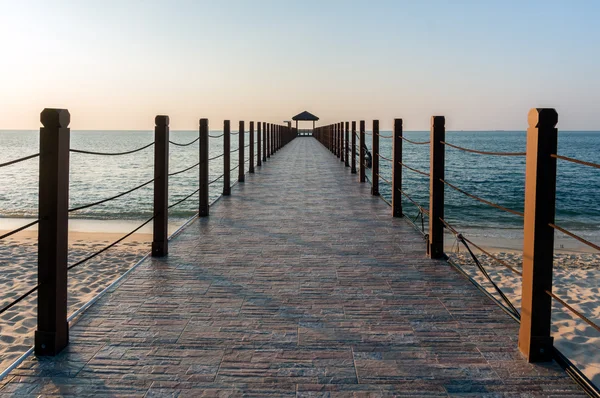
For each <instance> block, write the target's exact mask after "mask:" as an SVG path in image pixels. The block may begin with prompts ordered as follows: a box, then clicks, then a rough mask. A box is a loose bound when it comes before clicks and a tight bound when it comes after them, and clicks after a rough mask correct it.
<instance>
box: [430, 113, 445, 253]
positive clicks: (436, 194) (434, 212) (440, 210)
mask: <svg viewBox="0 0 600 398" xmlns="http://www.w3.org/2000/svg"><path fill="white" fill-rule="evenodd" d="M445 140H446V119H445V118H444V116H432V117H431V132H430V154H429V156H430V161H429V164H430V165H429V173H430V177H429V242H428V246H427V250H428V255H429V257H431V258H442V257H443V256H444V223H442V221H441V219H443V218H444V183H443V182H442V180H443V179H444V163H445V147H444V144H442V141H445Z"/></svg>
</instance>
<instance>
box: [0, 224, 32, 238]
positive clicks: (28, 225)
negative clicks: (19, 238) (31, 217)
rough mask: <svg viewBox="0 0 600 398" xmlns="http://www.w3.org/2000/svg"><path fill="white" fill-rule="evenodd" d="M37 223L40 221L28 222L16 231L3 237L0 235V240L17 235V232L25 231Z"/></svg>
mask: <svg viewBox="0 0 600 398" xmlns="http://www.w3.org/2000/svg"><path fill="white" fill-rule="evenodd" d="M39 222H40V220H35V221H32V222H30V223H28V224H25V225H22V226H20V227H19V228H17V229H13V230H12V231H10V232H7V233H5V234H4V235H0V240H2V239H4V238H8V237H9V236H12V235H14V234H16V233H19V232H21V231H23V230H25V229H27V228H29V227H33V226H34V225H36V224H37V223H39Z"/></svg>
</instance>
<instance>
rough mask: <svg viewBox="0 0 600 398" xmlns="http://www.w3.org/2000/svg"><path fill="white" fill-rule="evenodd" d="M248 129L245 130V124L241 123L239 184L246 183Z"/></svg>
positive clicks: (239, 134)
mask: <svg viewBox="0 0 600 398" xmlns="http://www.w3.org/2000/svg"><path fill="white" fill-rule="evenodd" d="M245 130H246V129H245V128H244V122H243V121H240V127H239V132H238V148H239V150H238V182H244V181H245V174H246V173H245V163H244V157H245V151H246V148H244V146H245V144H244V142H245V139H244V138H245V135H246V131H245Z"/></svg>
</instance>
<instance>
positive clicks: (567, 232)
mask: <svg viewBox="0 0 600 398" xmlns="http://www.w3.org/2000/svg"><path fill="white" fill-rule="evenodd" d="M548 225H549V226H550V227H552V228H554V229H555V230H557V231H560V232H562V233H563V234H565V235H568V236H570V237H571V238H573V239H576V240H578V241H579V242H581V243H583V244H584V245H587V246H589V247H591V248H593V249H596V250H598V251H600V246H598V245H596V244H594V243H592V242H590V241H589V240H586V239H583V238H582V237H581V236H579V235H576V234H574V233H573V232H569V231H567V230H566V229H564V228H562V227H559V226H558V225H556V224H548Z"/></svg>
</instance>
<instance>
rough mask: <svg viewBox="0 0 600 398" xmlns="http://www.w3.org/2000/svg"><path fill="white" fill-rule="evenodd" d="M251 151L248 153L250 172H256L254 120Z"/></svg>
mask: <svg viewBox="0 0 600 398" xmlns="http://www.w3.org/2000/svg"><path fill="white" fill-rule="evenodd" d="M249 139H250V142H249V144H250V146H249V147H248V148H250V151H249V153H248V159H249V160H248V164H249V167H248V173H254V122H250V138H249Z"/></svg>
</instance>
